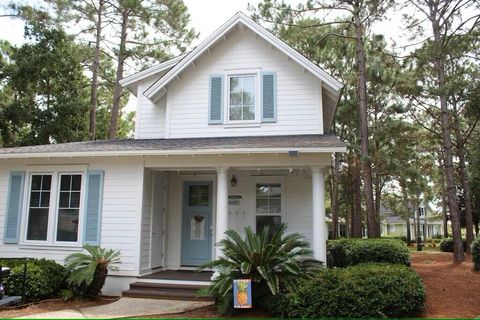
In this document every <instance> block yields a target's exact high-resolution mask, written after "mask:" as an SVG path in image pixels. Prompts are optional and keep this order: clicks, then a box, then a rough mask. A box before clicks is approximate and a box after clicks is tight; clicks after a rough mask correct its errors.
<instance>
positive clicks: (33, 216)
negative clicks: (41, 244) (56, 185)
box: [27, 174, 52, 241]
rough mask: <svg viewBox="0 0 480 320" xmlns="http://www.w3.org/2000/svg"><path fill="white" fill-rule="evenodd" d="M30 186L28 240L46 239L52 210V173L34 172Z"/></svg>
mask: <svg viewBox="0 0 480 320" xmlns="http://www.w3.org/2000/svg"><path fill="white" fill-rule="evenodd" d="M30 186H31V187H30V202H29V206H28V223H27V240H39V241H46V240H47V233H48V220H49V219H48V217H49V212H50V196H51V188H52V175H51V174H32V176H31V184H30Z"/></svg>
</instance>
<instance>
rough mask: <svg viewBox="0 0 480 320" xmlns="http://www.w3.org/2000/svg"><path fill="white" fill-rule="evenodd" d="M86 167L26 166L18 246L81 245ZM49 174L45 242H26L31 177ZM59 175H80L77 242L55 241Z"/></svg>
mask: <svg viewBox="0 0 480 320" xmlns="http://www.w3.org/2000/svg"><path fill="white" fill-rule="evenodd" d="M87 169H88V168H87V166H86V165H58V166H57V165H55V166H49V165H42V166H28V167H27V168H26V175H25V177H26V181H25V184H24V190H23V194H24V195H26V196H24V197H23V206H22V208H23V209H22V218H21V222H22V228H21V230H20V233H21V234H20V239H21V241H20V243H19V244H20V245H21V246H23V247H46V246H48V247H58V248H65V249H66V250H68V249H69V248H79V247H82V244H83V225H84V218H85V214H84V202H85V191H86V172H87ZM37 174H50V175H52V184H51V186H50V207H49V210H48V227H47V240H45V241H43V240H27V229H28V218H29V211H30V210H29V209H30V196H31V194H30V193H31V180H32V179H31V178H32V175H37ZM60 174H82V188H81V190H80V210H79V224H78V239H77V240H78V241H77V242H66V241H56V233H57V220H58V218H57V216H58V196H59V192H60V190H59V182H60Z"/></svg>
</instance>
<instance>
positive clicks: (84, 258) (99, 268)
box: [65, 244, 120, 299]
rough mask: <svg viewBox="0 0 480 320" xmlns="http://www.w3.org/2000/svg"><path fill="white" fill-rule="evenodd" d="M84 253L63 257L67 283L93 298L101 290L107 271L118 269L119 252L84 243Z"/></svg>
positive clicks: (81, 293) (78, 291)
mask: <svg viewBox="0 0 480 320" xmlns="http://www.w3.org/2000/svg"><path fill="white" fill-rule="evenodd" d="M83 248H84V249H85V251H86V253H83V252H82V253H73V254H71V255H69V256H68V257H67V258H66V259H65V267H66V269H67V273H68V277H67V283H68V284H69V285H70V286H71V287H72V288H73V290H74V291H77V293H78V294H80V295H81V296H84V297H88V298H92V299H95V298H96V297H98V295H99V294H100V292H101V291H102V287H103V285H104V284H105V280H106V279H107V276H108V272H109V271H116V270H118V267H117V266H118V264H120V252H119V251H118V250H111V249H108V250H107V249H104V248H100V247H96V246H91V245H88V244H87V245H85V246H84V247H83Z"/></svg>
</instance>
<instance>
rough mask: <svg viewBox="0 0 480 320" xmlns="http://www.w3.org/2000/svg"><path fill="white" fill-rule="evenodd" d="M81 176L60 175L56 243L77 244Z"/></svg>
mask: <svg viewBox="0 0 480 320" xmlns="http://www.w3.org/2000/svg"><path fill="white" fill-rule="evenodd" d="M81 184H82V175H80V174H62V175H61V176H60V194H59V202H58V203H59V207H58V221H57V241H68V242H77V240H78V223H79V212H80V190H81Z"/></svg>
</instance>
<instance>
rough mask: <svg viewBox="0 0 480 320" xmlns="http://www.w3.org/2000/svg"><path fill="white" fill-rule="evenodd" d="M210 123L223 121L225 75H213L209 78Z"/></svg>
mask: <svg viewBox="0 0 480 320" xmlns="http://www.w3.org/2000/svg"><path fill="white" fill-rule="evenodd" d="M208 123H210V124H216V123H223V75H211V76H210V79H209V89H208Z"/></svg>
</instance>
